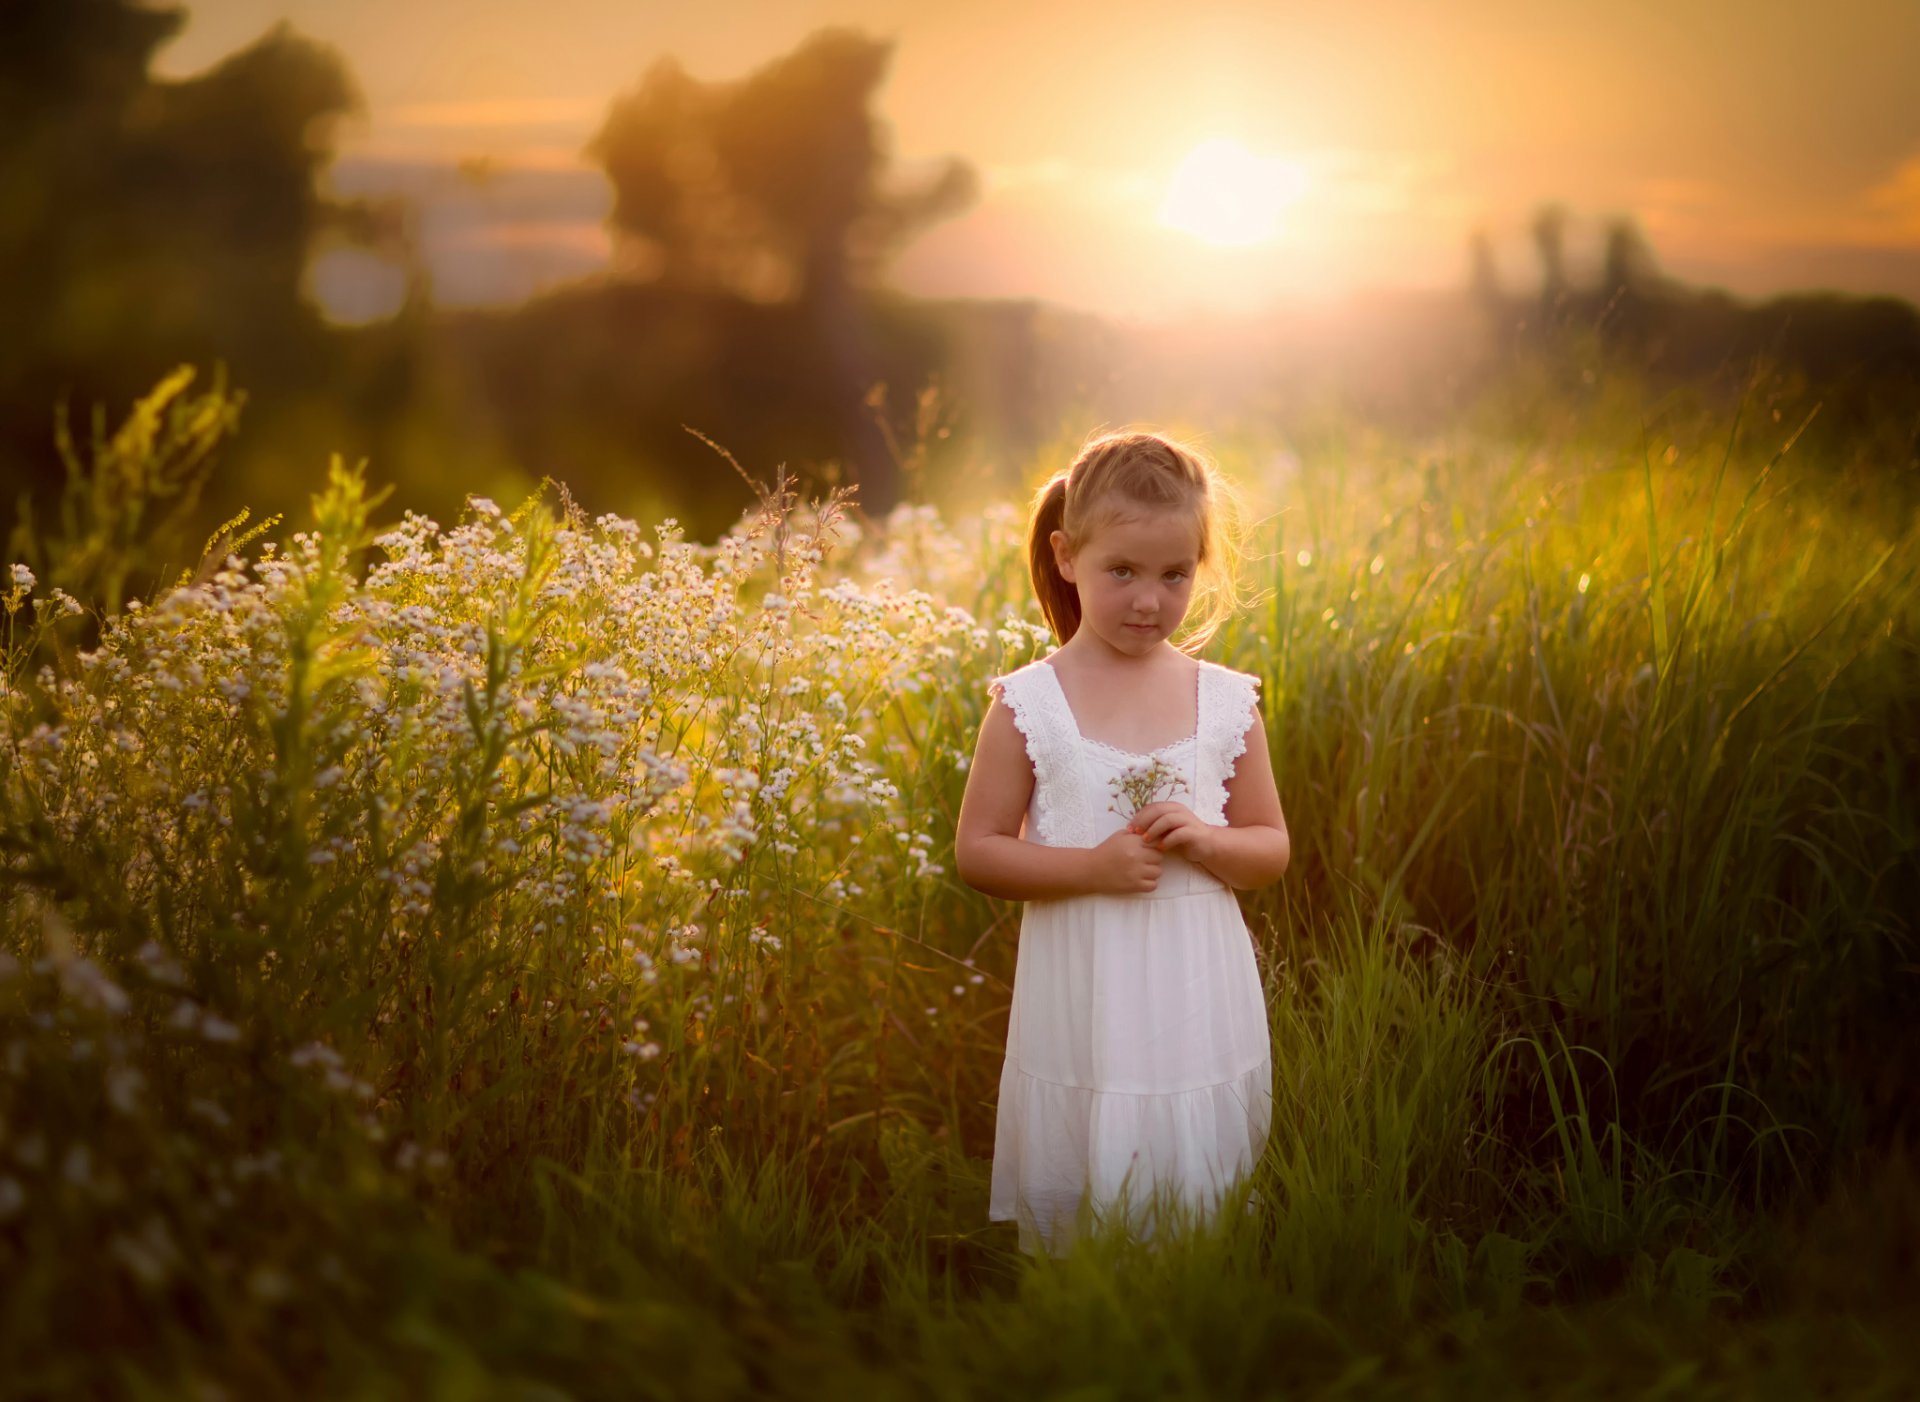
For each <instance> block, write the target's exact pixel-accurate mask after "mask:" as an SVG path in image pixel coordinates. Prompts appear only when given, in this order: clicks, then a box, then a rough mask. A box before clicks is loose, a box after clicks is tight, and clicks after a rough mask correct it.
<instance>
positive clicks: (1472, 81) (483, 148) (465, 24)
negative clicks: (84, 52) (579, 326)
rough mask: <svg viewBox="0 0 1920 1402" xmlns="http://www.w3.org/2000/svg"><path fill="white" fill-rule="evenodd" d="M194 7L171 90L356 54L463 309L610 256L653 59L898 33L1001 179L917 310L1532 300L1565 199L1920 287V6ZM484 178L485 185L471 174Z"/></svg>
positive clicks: (959, 137) (1780, 256)
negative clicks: (250, 56) (1538, 257)
mask: <svg viewBox="0 0 1920 1402" xmlns="http://www.w3.org/2000/svg"><path fill="white" fill-rule="evenodd" d="M189 9H190V14H191V18H190V20H189V23H188V26H187V28H186V30H185V32H184V33H183V35H182V36H181V37H180V39H178V40H177V41H176V42H174V43H173V44H172V45H171V46H170V47H169V48H168V49H166V50H165V51H164V52H163V54H162V56H161V62H160V69H161V72H162V73H163V74H165V75H167V76H175V77H177V76H184V75H186V74H189V73H192V72H195V71H197V70H199V69H201V68H204V67H205V66H206V65H208V64H210V63H212V62H215V61H217V60H218V59H219V58H220V57H221V56H222V55H223V54H225V53H227V52H230V51H231V50H232V49H234V48H236V47H239V46H241V45H244V44H246V43H248V42H250V41H251V40H253V39H255V38H257V37H258V36H259V35H260V34H261V33H262V31H264V30H265V29H267V28H268V27H269V26H270V25H271V24H272V23H274V22H275V21H276V20H279V19H283V18H284V19H287V20H290V21H291V22H292V23H293V24H294V26H295V27H296V28H297V29H299V30H300V31H301V32H302V33H304V34H307V35H309V36H310V37H313V38H315V39H319V40H322V41H325V42H327V43H330V44H332V45H334V46H336V47H337V48H338V49H339V50H340V51H341V52H342V54H343V55H344V56H345V57H346V59H347V61H348V63H349V65H350V66H351V68H352V70H353V72H354V74H355V76H356V78H357V80H358V81H359V84H360V86H361V90H362V92H363V94H364V96H365V98H366V103H367V113H366V116H365V118H364V119H363V120H362V121H360V122H359V123H357V124H356V125H354V126H353V127H352V128H350V129H348V130H346V131H344V132H343V134H342V158H341V160H340V162H339V164H338V166H337V168H336V171H335V175H334V184H335V187H336V188H337V189H339V190H340V191H341V192H343V193H384V192H405V193H408V194H411V195H412V196H414V197H415V198H416V199H418V200H419V201H420V203H421V207H422V209H423V217H424V237H425V241H426V246H427V252H428V256H429V261H430V264H431V267H432V269H433V274H434V278H435V291H436V294H437V295H438V296H439V297H440V298H441V299H442V300H443V301H447V302H485V301H496V300H505V299H512V298H515V297H518V296H521V295H524V294H525V293H526V292H527V291H529V290H532V289H533V288H536V287H540V286H544V285H550V284H551V283H553V282H555V281H558V280H562V279H564V278H567V277H570V276H575V275H578V274H580V273H583V272H587V271H590V270H592V269H594V268H596V267H598V266H600V265H601V264H602V263H603V262H604V260H605V257H606V253H607V246H608V241H607V236H606V233H605V229H604V225H603V220H604V216H605V211H606V208H607V204H608V193H607V190H606V187H605V184H604V181H603V180H602V179H601V177H600V175H599V173H598V172H597V171H595V170H593V169H592V168H590V167H588V166H587V165H585V164H584V163H583V162H582V161H581V159H580V157H579V154H578V153H579V150H580V148H581V146H582V145H583V144H584V143H585V142H586V140H587V139H588V138H589V137H590V136H591V135H592V133H593V131H594V130H595V129H596V128H597V126H598V124H599V122H600V120H601V118H602V117H603V116H604V114H605V111H606V108H607V104H608V103H609V101H610V100H611V99H612V98H613V97H614V96H615V95H616V94H617V93H619V92H620V91H622V90H623V89H625V88H628V87H630V86H632V85H633V84H635V83H636V82H637V81H638V80H639V78H640V76H641V75H642V74H643V73H644V72H645V70H646V69H647V67H648V66H649V65H650V64H651V63H652V62H653V61H654V60H655V59H657V58H659V57H660V56H662V55H665V54H672V55H675V56H676V57H678V58H679V59H680V60H681V62H682V63H683V64H684V66H685V67H686V68H687V69H688V71H689V72H691V73H692V74H693V75H694V76H695V77H698V78H701V79H706V80H721V79H732V78H737V77H740V76H743V75H744V74H746V73H748V72H749V71H751V70H752V69H753V68H755V67H757V66H758V65H760V64H762V63H764V62H766V61H767V60H769V59H772V58H774V57H776V56H778V55H780V54H783V53H785V52H787V51H789V50H791V49H792V48H793V47H794V46H795V45H796V44H797V43H799V42H800V40H802V39H803V38H804V37H805V36H806V35H807V34H809V33H810V32H812V31H813V30H815V29H817V28H820V27H822V26H824V25H828V24H840V25H848V26H852V27H855V28H859V29H862V30H864V31H866V32H868V33H870V34H874V35H878V36H883V37H891V38H893V39H895V40H896V41H897V47H896V49H895V52H894V58H893V63H892V67H891V70H890V73H889V77H888V79H887V82H886V84H885V86H884V87H883V88H882V89H881V92H880V97H879V102H878V115H879V117H880V118H881V119H882V121H883V122H884V123H885V124H886V127H887V132H888V137H889V140H890V143H891V146H890V149H891V151H892V154H893V156H894V157H895V160H896V162H897V163H898V165H899V167H900V169H901V170H902V172H903V173H904V174H911V173H912V172H913V171H914V170H916V169H917V168H919V167H921V166H922V165H923V164H924V163H928V162H931V161H934V160H937V159H939V158H941V157H944V156H948V155H956V156H960V157H963V158H965V159H966V160H968V161H969V162H971V163H972V164H973V165H974V167H975V168H976V169H977V170H978V171H979V172H980V174H981V177H982V186H983V188H982V195H981V198H980V200H979V202H978V203H977V204H976V205H975V206H974V207H973V209H972V210H971V211H970V212H968V213H967V214H965V215H963V216H960V217H958V218H955V219H952V220H949V221H947V222H946V223H944V224H942V225H938V226H936V227H935V228H933V229H932V230H931V231H929V232H928V233H926V234H925V235H923V236H922V237H921V238H920V239H919V240H918V241H917V242H916V243H914V244H913V245H912V246H911V247H910V248H909V249H908V250H907V252H906V253H905V254H904V255H903V257H902V258H901V259H900V260H899V261H898V262H897V263H896V265H895V268H894V281H895V282H896V283H897V284H898V285H900V286H902V287H904V288H906V289H908V290H911V291H915V292H921V293H927V294H939V295H964V296H1038V297H1043V298H1047V299H1050V300H1054V301H1057V302H1061V303H1064V304H1068V305H1072V306H1076V307H1084V308H1089V309H1094V310H1099V311H1105V312H1108V313H1110V314H1114V315H1119V316H1138V317H1158V316H1163V315H1170V314H1176V313H1179V312H1182V311H1185V310H1188V309H1192V308H1196V307H1202V308H1208V309H1223V308H1224V309H1229V310H1249V311H1250V310H1256V309H1258V308H1259V307H1261V306H1263V305H1265V304H1267V303H1269V302H1272V301H1274V300H1276V299H1285V298H1293V297H1327V296H1335V295H1338V294H1341V293H1345V292H1348V291H1352V290H1356V289H1365V288H1375V287H1385V288H1437V287H1443V286H1450V285H1457V284H1458V283H1460V282H1461V281H1462V280H1463V278H1464V274H1465V268H1466V251H1465V250H1466V239H1467V235H1468V233H1469V231H1470V230H1471V229H1472V228H1474V227H1475V226H1476V225H1483V226H1485V227H1486V228H1487V229H1488V230H1489V232H1490V233H1491V234H1492V235H1493V237H1494V239H1495V247H1496V252H1497V255H1498V259H1499V263H1500V268H1501V272H1502V275H1503V277H1504V278H1505V279H1506V280H1507V281H1508V282H1509V283H1510V284H1511V285H1515V286H1520V285H1528V286H1530V285H1532V284H1533V283H1534V282H1535V279H1536V269H1535V266H1534V262H1533V258H1532V253H1531V248H1530V246H1529V244H1528V242H1527V234H1526V225H1527V222H1528V220H1529V218H1530V216H1531V214H1532V212H1533V210H1534V209H1535V208H1537V207H1538V206H1539V205H1540V204H1541V203H1542V202H1544V201H1546V200H1549V199H1557V200H1559V201H1561V202H1562V203H1564V204H1565V205H1566V206H1567V207H1568V209H1569V211H1570V212H1571V214H1572V215H1573V219H1574V224H1573V227H1572V230H1571V238H1572V248H1571V252H1572V253H1573V254H1574V255H1575V256H1576V258H1577V257H1578V256H1580V255H1581V254H1582V252H1583V248H1585V247H1588V246H1591V245H1592V244H1593V242H1594V241H1596V240H1597V229H1598V221H1599V220H1600V219H1601V218H1603V217H1605V216H1607V215H1612V214H1619V213H1630V214H1632V215H1634V216H1635V217H1637V219H1638V220H1639V221H1640V224H1641V227H1642V228H1643V229H1644V230H1645V231H1646V233H1647V234H1648V236H1649V238H1650V240H1651V241H1652V244H1653V246H1654V249H1655V252H1656V255H1657V256H1658V259H1659V261H1660V264H1661V266H1662V268H1663V269H1664V270H1666V271H1667V272H1669V273H1671V274H1673V275H1675V276H1678V277H1681V278H1684V279H1686V280H1688V281H1693V282H1702V283H1707V284H1710V285H1716V286H1721V287H1725V288H1727V289H1729V290H1731V291H1734V292H1736V293H1740V294H1742V295H1749V296H1752V295H1763V294H1766V293H1769V292H1773V291H1777V290H1781V289H1786V288H1800V287H1835V288H1840V289H1844V290H1852V291H1887V292H1893V293H1896V294H1899V295H1902V296H1905V297H1908V298H1911V299H1914V300H1916V301H1920V96H1916V90H1915V80H1914V75H1915V73H1916V72H1920V0H1829V3H1826V4H1822V5H1817V6H1816V5H1814V4H1812V3H1810V0H1801V3H1786V0H1661V2H1660V3H1647V2H1646V0H1612V3H1604V4H1602V3H1592V4H1580V5H1573V4H1555V3H1552V2H1551V0H1528V2H1527V3H1522V2H1521V0H1470V3H1469V2H1463V3H1449V4H1433V3H1424V4H1423V3H1413V0H1310V3H1264V4H1252V3H1233V4H1226V3H1207V2H1206V0H1187V3H1163V2H1162V0H1126V3H1123V4H1117V5H1116V4H1113V3H1110V2H1108V3H1091V0H1026V2H1025V3H1019V4H1010V3H1004V2H1003V0H975V3H971V4H965V5H962V4H944V5H935V4H910V3H903V0H843V2H842V3H836V4H831V5H826V4H814V3H803V2H802V0H791V2H790V3H776V2H775V0H714V3H711V4H705V5H688V4H684V3H679V4H660V3H636V2H635V0H542V3H539V4H529V3H526V2H525V0H190V3H189ZM472 157H485V158H487V159H488V160H489V161H490V162H491V164H492V167H493V169H494V172H495V174H494V176H493V178H492V179H491V180H490V181H488V182H486V183H485V184H476V183H475V182H473V181H470V180H466V179H463V178H462V177H461V176H460V175H459V174H458V173H457V171H456V169H455V163H456V162H457V161H459V160H461V159H463V158H472ZM341 285H342V286H345V285H346V284H341ZM356 286H357V284H356ZM340 295H342V296H344V297H346V298H347V299H348V300H351V299H352V297H353V296H355V295H360V296H364V295H367V294H365V292H364V289H362V291H361V292H359V293H355V292H354V291H353V290H352V288H349V289H348V291H346V292H344V293H342V294H340Z"/></svg>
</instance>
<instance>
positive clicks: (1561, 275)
mask: <svg viewBox="0 0 1920 1402" xmlns="http://www.w3.org/2000/svg"><path fill="white" fill-rule="evenodd" d="M1533 246H1534V248H1535V249H1537V250H1538V251H1539V254H1540V306H1541V308H1542V310H1543V311H1544V312H1546V313H1547V315H1548V319H1549V320H1551V316H1552V313H1553V312H1554V310H1555V309H1556V308H1557V307H1559V305H1560V304H1561V303H1562V302H1563V301H1564V300H1565V299H1566V297H1567V296H1568V294H1569V292H1570V291H1571V288H1570V287H1569V285H1568V282H1567V255H1566V246H1567V211H1566V209H1565V208H1564V207H1563V206H1561V205H1557V204H1550V205H1547V206H1545V207H1543V208H1542V209H1541V210H1540V212H1539V213H1537V214H1535V215H1534V217H1533Z"/></svg>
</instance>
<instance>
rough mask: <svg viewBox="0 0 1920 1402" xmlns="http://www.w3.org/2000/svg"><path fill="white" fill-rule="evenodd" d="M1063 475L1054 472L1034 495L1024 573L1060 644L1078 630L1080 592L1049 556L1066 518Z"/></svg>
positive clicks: (1057, 563)
mask: <svg viewBox="0 0 1920 1402" xmlns="http://www.w3.org/2000/svg"><path fill="white" fill-rule="evenodd" d="M1067 476H1068V474H1067V473H1065V472H1059V473H1055V474H1054V476H1053V479H1052V480H1051V481H1049V482H1048V483H1047V484H1046V485H1045V486H1043V487H1042V488H1041V489H1040V490H1039V491H1038V492H1036V493H1034V497H1033V522H1032V524H1031V526H1029V528H1028V531H1027V573H1028V574H1030V575H1031V576H1032V577H1033V592H1034V594H1035V596H1036V597H1037V598H1038V599H1039V600H1040V612H1041V614H1042V616H1044V617H1045V618H1046V620H1047V626H1048V627H1049V628H1051V629H1053V636H1054V637H1055V638H1057V639H1058V640H1059V641H1060V642H1061V643H1065V642H1066V640H1067V639H1068V638H1071V637H1072V636H1073V635H1074V634H1075V633H1076V632H1078V631H1079V628H1080V591H1079V590H1078V589H1076V588H1074V587H1073V586H1072V585H1071V584H1069V583H1067V581H1066V579H1065V577H1064V576H1062V575H1061V573H1060V565H1059V562H1058V561H1056V560H1055V559H1054V556H1053V533H1054V532H1055V531H1057V530H1060V529H1062V522H1064V521H1065V520H1066V515H1067Z"/></svg>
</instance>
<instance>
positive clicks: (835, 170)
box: [587, 28, 977, 513]
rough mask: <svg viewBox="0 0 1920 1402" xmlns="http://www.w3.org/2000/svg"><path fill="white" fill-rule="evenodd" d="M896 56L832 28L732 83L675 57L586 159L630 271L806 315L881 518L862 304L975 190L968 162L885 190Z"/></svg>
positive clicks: (891, 488) (849, 444) (887, 47)
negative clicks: (887, 113)
mask: <svg viewBox="0 0 1920 1402" xmlns="http://www.w3.org/2000/svg"><path fill="white" fill-rule="evenodd" d="M892 54H893V43H892V41H890V40H879V39H872V38H869V37H867V36H865V35H862V34H860V33H857V32H855V31H853V30H848V29H838V28H829V29H823V30H820V31H818V32H816V33H815V34H813V35H811V36H810V37H809V38H807V39H806V40H805V41H804V42H802V43H801V44H800V46H799V47H798V48H796V49H795V50H794V51H793V52H792V53H790V54H787V55H785V56H783V57H780V58H777V59H774V60H773V61H772V62H770V63H768V64H766V65H765V66H763V67H761V68H760V69H758V70H756V71H755V72H753V73H751V74H749V75H748V76H747V77H746V78H744V79H741V80H739V81H737V82H732V83H703V82H701V81H699V80H697V79H695V78H692V77H690V76H688V74H687V73H686V72H685V71H684V70H683V69H682V68H681V67H680V65H679V64H678V63H677V62H675V61H673V60H672V59H666V60H662V61H661V62H659V63H656V64H655V65H654V66H653V67H652V68H651V69H649V70H648V72H647V74H646V76H645V78H644V79H643V80H642V81H641V83H640V85H639V86H638V87H637V88H636V89H634V90H633V91H632V92H631V93H628V94H626V95H625V96H623V97H621V98H620V99H618V100H617V101H616V102H615V103H614V104H613V106H612V107H611V108H610V110H609V111H608V114H607V119H606V122H605V124H604V125H603V126H602V128H601V130H600V132H599V133H598V134H597V135H596V136H595V137H594V139H593V141H592V142H591V143H590V144H589V145H588V147H587V154H588V156H589V157H590V158H591V159H593V160H594V161H596V162H598V163H599V164H600V165H601V166H602V167H603V168H604V169H605V170H606V172H607V177H608V179H609V180H610V181H611V182H612V185H613V190H614V204H613V210H612V213H611V215H610V222H611V224H612V227H613V233H614V237H615V243H616V247H617V248H618V249H620V254H619V256H620V258H621V261H622V262H623V263H624V264H625V265H626V266H627V267H628V268H629V269H630V270H632V271H635V272H639V273H641V274H642V275H645V276H652V277H656V278H659V279H660V280H662V281H664V282H667V283H669V284H676V285H686V286H693V287H706V288H712V289H717V290H724V291H728V292H732V293H734V294H736V295H740V296H745V297H748V298H752V299H755V300H759V301H790V302H793V303H795V304H797V305H798V306H799V307H800V308H802V309H803V310H804V312H805V314H806V315H807V317H808V319H809V321H810V323H811V325H812V326H813V328H814V333H815V339H816V342H817V346H818V350H819V351H820V352H821V353H822V354H821V360H820V365H819V367H818V368H819V369H820V370H823V371H825V372H826V374H827V377H828V378H827V383H826V384H825V385H824V386H823V388H824V389H825V391H826V394H827V397H828V400H829V402H830V404H831V406H832V408H833V410H834V412H835V414H836V416H837V418H838V420H839V424H840V436H841V442H842V444H843V445H844V448H845V450H846V454H847V456H848V457H849V459H850V460H851V462H852V465H853V469H854V477H855V479H856V480H857V481H858V482H859V484H860V489H861V490H860V506H861V507H862V508H863V509H865V510H867V511H869V512H874V513H884V512H885V511H887V510H889V509H890V508H891V507H892V506H893V505H894V503H895V502H896V501H897V499H898V496H899V489H900V484H899V477H898V464H897V463H896V462H895V461H894V458H893V455H892V453H891V452H890V451H889V448H888V445H887V441H886V437H885V434H884V432H883V431H882V429H881V427H880V425H879V424H877V423H876V422H875V420H874V417H873V415H872V413H871V412H870V411H869V408H868V397H869V394H870V392H871V391H872V389H873V386H874V383H875V373H874V366H875V364H876V360H875V356H874V353H873V350H872V346H871V342H870V331H869V328H868V325H867V317H866V315H865V314H864V312H863V308H862V299H861V296H860V295H859V294H861V293H862V292H866V291H870V290H871V289H872V287H873V286H874V285H875V284H876V283H877V282H878V279H879V274H880V273H881V271H882V270H883V269H884V267H885V265H886V263H887V261H888V260H889V259H890V258H891V257H892V256H893V255H894V254H895V253H896V252H898V251H899V249H900V248H901V247H903V246H904V245H905V244H906V243H907V242H908V241H909V240H911V239H912V238H913V237H914V236H915V235H916V234H918V233H919V232H920V231H921V230H922V229H924V228H925V227H926V226H927V225H929V224H931V223H933V222H935V221H936V220H939V219H942V218H945V217H947V216H949V215H952V214H955V213H958V212H959V211H960V210H962V209H964V208H965V207H966V206H967V205H968V204H970V203H971V202H972V201H973V199H974V198H975V196H976V193H977V181H976V178H975V176H974V173H973V171H972V168H971V167H970V166H968V165H967V164H966V163H965V162H964V161H960V160H958V159H950V160H948V161H946V162H944V163H942V165H941V166H940V168H939V169H938V170H936V171H935V172H934V173H933V174H932V175H931V176H930V177H929V178H927V179H926V180H924V181H923V182H921V183H920V184H918V185H913V186H900V185H898V184H896V183H893V182H890V181H888V180H887V179H886V178H885V177H886V169H885V168H886V164H887V156H886V152H885V149H884V146H885V143H884V140H883V138H882V133H881V130H880V127H879V124H878V123H877V122H876V121H875V120H874V118H873V116H872V115H871V113H870V111H869V108H870V107H871V105H872V102H873V95H874V92H875V90H876V89H877V88H878V87H879V85H880V82H881V80H882V79H883V78H884V77H885V75H886V69H887V64H888V62H889V61H890V59H891V58H892Z"/></svg>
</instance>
